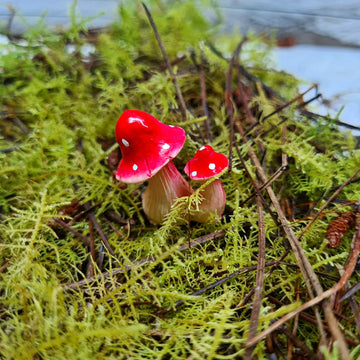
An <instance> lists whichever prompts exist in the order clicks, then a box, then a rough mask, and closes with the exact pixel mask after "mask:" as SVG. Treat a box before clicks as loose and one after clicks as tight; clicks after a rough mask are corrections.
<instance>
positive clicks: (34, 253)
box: [0, 1, 360, 359]
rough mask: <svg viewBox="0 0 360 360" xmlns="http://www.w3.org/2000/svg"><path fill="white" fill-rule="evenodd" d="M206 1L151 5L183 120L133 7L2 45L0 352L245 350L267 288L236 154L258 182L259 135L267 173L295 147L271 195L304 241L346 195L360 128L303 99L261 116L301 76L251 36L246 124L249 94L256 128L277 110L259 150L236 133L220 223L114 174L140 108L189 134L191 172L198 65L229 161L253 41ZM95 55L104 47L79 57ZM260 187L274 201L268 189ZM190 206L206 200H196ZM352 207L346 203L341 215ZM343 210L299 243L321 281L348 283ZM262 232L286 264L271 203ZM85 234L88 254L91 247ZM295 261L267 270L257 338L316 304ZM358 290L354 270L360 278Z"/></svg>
mask: <svg viewBox="0 0 360 360" xmlns="http://www.w3.org/2000/svg"><path fill="white" fill-rule="evenodd" d="M170 3H171V4H170ZM150 5H151V4H150ZM198 5H199V4H196V3H194V2H192V1H184V2H181V1H176V2H169V3H166V4H162V6H161V7H160V6H158V5H157V3H156V4H155V2H154V4H153V6H152V7H150V8H151V11H152V15H153V17H154V19H155V21H156V24H157V26H158V29H159V32H160V34H161V36H162V40H163V42H164V44H165V48H166V50H167V52H168V55H169V58H170V60H171V61H175V64H174V65H173V66H174V71H175V72H176V74H177V80H178V83H179V86H180V88H181V91H182V93H183V96H184V99H185V103H186V105H187V106H188V108H189V109H190V110H191V114H192V115H190V114H188V118H187V119H186V121H184V120H183V119H182V117H181V113H180V111H179V110H178V103H177V97H176V92H175V89H174V86H173V83H172V80H171V77H170V76H169V73H168V71H167V70H166V68H165V67H164V65H163V61H162V57H161V54H160V51H159V49H158V46H157V43H156V40H155V38H154V36H153V33H152V31H151V28H150V26H149V23H148V21H147V19H146V16H145V13H144V11H143V8H142V7H141V5H140V4H138V3H137V2H127V3H126V4H125V5H123V6H122V7H120V8H119V21H118V22H116V23H114V24H113V25H112V26H111V27H109V28H108V29H106V30H105V31H102V32H100V33H97V32H94V31H84V22H83V21H82V20H81V21H80V22H77V20H76V18H75V17H74V18H73V19H74V23H73V24H72V26H71V28H70V29H69V30H68V31H66V32H63V33H54V32H51V31H49V30H47V29H43V28H41V27H38V28H36V29H35V30H34V29H32V30H29V31H28V32H27V33H25V34H24V37H23V39H22V40H23V41H22V42H21V43H17V42H11V43H10V44H8V45H6V49H5V50H6V51H7V53H6V54H5V55H2V57H1V58H0V68H1V69H2V71H1V72H0V79H1V83H2V85H3V86H2V87H1V90H0V100H1V119H0V129H1V133H2V136H1V138H0V148H1V149H2V150H1V153H0V157H1V165H2V166H1V169H0V184H1V191H0V217H1V222H0V234H1V235H0V236H1V244H0V246H1V255H0V256H1V259H0V271H1V279H0V287H1V289H2V290H1V330H0V338H1V340H0V353H1V354H2V356H3V357H4V358H6V359H22V358H23V359H28V358H34V359H63V358H68V359H80V358H81V359H86V358H109V359H112V358H114V359H115V358H116V359H122V358H124V359H153V358H154V357H156V358H159V359H161V358H165V359H167V358H169V359H170V358H171V359H184V358H187V357H189V356H192V357H193V358H196V359H201V358H210V359H215V358H218V359H222V358H226V359H230V358H234V359H235V358H239V357H241V356H242V354H243V353H244V349H245V348H244V345H245V342H246V339H247V332H248V329H249V318H250V313H251V306H250V303H249V302H246V301H245V302H244V301H243V300H244V298H246V296H247V295H248V294H249V291H250V290H251V289H252V288H253V286H254V284H255V275H256V273H255V271H254V268H251V266H253V265H256V263H257V256H258V226H259V225H258V215H257V207H256V203H255V200H254V198H250V199H248V198H249V197H250V196H251V195H252V194H253V193H254V188H253V185H252V183H251V181H250V178H249V175H248V174H247V173H246V171H245V170H244V167H243V166H242V164H241V161H240V155H241V157H242V158H243V159H244V161H245V164H246V166H247V168H248V171H249V173H250V174H251V175H252V176H253V177H254V178H256V175H255V174H256V168H255V167H254V165H252V163H251V161H250V159H249V158H248V156H247V155H248V150H249V146H253V147H254V148H255V149H257V145H259V141H261V144H262V145H261V146H262V148H261V146H259V149H260V150H256V152H257V154H258V155H259V157H261V158H262V161H263V162H262V165H263V166H264V168H265V169H266V172H267V175H268V176H269V177H270V176H271V175H272V174H273V173H274V172H275V171H276V170H277V169H278V168H279V167H280V165H281V155H282V153H286V154H287V156H288V167H287V169H286V171H285V172H284V173H283V174H282V175H281V177H280V178H279V179H278V180H276V181H275V182H274V183H273V184H272V187H273V189H274V191H275V193H276V194H278V198H279V200H280V201H281V204H282V205H283V207H284V209H285V210H287V212H286V214H287V216H288V218H289V220H290V221H291V226H292V228H293V229H294V231H295V232H297V233H300V232H301V231H302V229H303V228H304V225H306V223H307V222H308V221H309V218H308V217H309V216H311V214H312V213H314V212H316V211H317V209H320V208H321V206H322V205H323V204H324V202H325V200H326V199H327V198H328V197H329V196H330V195H331V194H332V193H333V191H334V190H333V189H334V187H336V186H338V185H340V184H342V183H343V182H344V181H346V180H347V179H348V178H349V177H350V176H351V174H353V173H354V171H355V170H356V169H357V168H359V166H360V151H359V149H358V147H357V144H356V142H355V140H354V138H353V137H352V135H351V134H348V133H342V132H339V131H338V130H337V128H336V125H335V124H334V123H333V122H328V121H320V120H317V121H316V122H314V121H313V119H309V117H308V116H306V114H305V113H304V112H301V111H300V110H299V109H298V108H297V107H296V106H295V105H292V106H288V107H286V108H284V109H283V110H281V111H279V112H277V113H276V114H274V115H272V116H270V117H268V118H266V119H265V117H266V116H267V115H269V114H271V113H272V112H273V111H274V110H275V109H276V108H277V107H279V106H281V105H283V103H284V100H280V98H285V99H286V100H291V99H292V98H293V97H295V96H296V95H298V89H297V85H298V81H297V80H296V79H294V78H292V77H291V76H289V75H286V74H282V73H277V72H275V71H273V70H271V68H270V67H269V66H268V55H269V51H271V47H270V46H269V45H268V44H267V45H264V43H263V42H262V41H261V39H257V38H253V37H251V36H249V39H248V40H247V43H245V45H244V46H243V49H242V52H241V59H242V62H241V65H242V66H243V68H244V69H247V70H246V71H250V74H251V75H252V77H251V76H250V77H249V76H248V77H246V76H244V72H243V73H241V72H240V71H239V72H237V71H238V70H239V68H238V67H236V68H235V70H234V73H233V78H232V79H231V80H232V90H233V92H232V99H233V109H234V118H235V119H236V121H241V124H242V126H243V127H244V128H245V129H247V128H249V126H250V125H249V124H248V122H247V121H248V117H247V116H246V115H245V114H246V111H245V110H246V109H245V108H244V106H243V104H242V103H241V99H240V100H239V99H238V98H237V95H238V91H239V89H240V87H241V86H243V87H244V89H245V92H246V94H247V96H248V100H249V108H250V111H251V113H252V114H253V116H254V118H255V120H257V119H260V120H261V119H265V120H264V121H260V122H259V124H258V126H256V127H255V128H254V130H253V131H252V132H251V133H250V135H249V137H250V139H251V142H250V143H247V144H246V143H244V142H243V141H242V137H241V136H240V134H239V133H238V132H237V131H236V132H235V134H234V144H236V145H237V147H238V149H239V152H237V151H235V150H236V149H235V147H234V148H233V158H232V171H231V172H228V173H226V174H225V175H223V176H222V178H221V180H222V182H223V185H224V188H225V191H226V194H227V204H226V210H225V215H224V217H223V219H222V221H220V222H217V223H209V224H205V225H204V224H195V223H191V224H188V223H186V221H185V222H184V221H180V219H181V218H182V214H183V212H184V211H185V212H186V211H187V208H188V204H189V201H188V199H180V200H179V202H178V203H177V204H175V206H174V208H173V210H172V212H171V213H170V214H169V216H168V218H167V219H166V221H165V222H164V223H163V225H162V226H160V227H155V226H152V225H150V224H149V223H148V222H147V220H146V218H145V217H144V214H143V212H142V209H141V193H142V192H143V190H144V186H143V185H128V186H123V184H118V183H117V182H114V180H113V174H112V171H113V170H114V166H115V167H116V165H117V163H118V161H119V158H118V156H119V154H118V149H117V147H116V145H115V139H114V127H115V123H116V120H117V118H118V117H119V115H120V114H121V112H122V111H123V110H125V109H128V108H137V109H141V110H144V111H147V112H149V113H151V114H152V115H154V116H156V117H157V118H159V119H160V120H161V121H163V122H165V123H168V124H176V125H179V126H182V127H183V128H184V129H185V130H186V132H187V134H188V138H187V142H186V144H185V147H184V149H183V151H182V152H181V153H180V155H179V156H178V157H177V158H176V159H175V161H174V162H175V164H176V166H177V167H178V168H179V169H182V168H183V167H184V165H185V163H186V162H187V161H188V158H191V157H192V156H193V154H194V153H195V151H196V149H198V148H199V147H200V146H201V145H202V144H203V143H204V138H205V137H206V133H205V130H204V126H203V124H204V119H205V118H204V112H203V107H202V96H201V91H200V77H201V71H200V64H201V62H203V64H202V65H203V68H204V78H205V85H206V90H207V98H206V100H207V105H208V110H209V119H210V128H211V136H212V138H213V141H212V146H213V147H214V149H216V151H219V152H222V153H224V154H228V151H229V139H230V135H231V127H230V124H229V117H228V114H227V110H226V104H225V91H224V90H225V86H226V72H227V71H228V68H229V61H228V55H227V54H230V53H231V52H232V51H233V49H234V48H235V46H236V45H237V43H238V41H239V40H240V38H236V37H233V38H227V37H219V36H217V35H215V34H213V31H212V29H211V26H210V25H209V24H208V23H207V22H206V21H205V20H204V19H203V17H202V15H201V10H200V8H199V7H198ZM70 45H71V46H70ZM87 48H90V49H91V52H90V53H89V54H85V55H84V51H85V49H87ZM69 49H70V50H69ZM219 51H220V54H219ZM221 54H222V55H223V56H221ZM182 55H186V57H185V58H182V57H181V56H182ZM201 59H203V60H201ZM249 69H250V70H249ZM238 74H241V81H240V83H241V84H242V85H241V86H240V83H239V81H238ZM261 82H263V83H264V84H266V85H267V87H268V88H266V87H264V86H262V83H261ZM244 89H243V90H244ZM266 89H268V90H269V89H273V90H274V91H275V92H277V93H278V94H279V95H280V96H276V95H274V93H271V92H269V91H267V90H266ZM228 95H229V94H228ZM286 100H285V101H286ZM316 119H318V118H316ZM284 124H286V126H287V131H286V132H284ZM261 149H262V150H261ZM264 149H265V150H266V151H263V150H264ZM359 195H360V185H359V183H358V182H353V183H351V184H350V185H349V186H346V187H345V188H344V189H343V191H342V192H341V193H340V195H339V198H338V199H337V200H342V201H343V202H345V203H347V204H348V203H350V202H351V201H354V200H358V199H359ZM264 197H265V201H266V202H267V203H269V204H270V201H269V199H268V198H267V196H266V193H265V192H264ZM192 200H193V201H194V202H196V201H198V200H196V193H195V195H194V196H193V199H192ZM270 208H271V206H270ZM346 209H351V207H346V208H344V209H340V210H341V211H345V210H346ZM335 210H336V209H335V205H331V206H329V207H328V208H327V209H326V211H325V212H324V213H323V214H322V216H321V217H320V218H319V219H318V220H317V221H316V222H315V223H314V225H313V226H312V227H311V228H310V230H308V231H307V232H306V233H305V234H304V236H303V238H302V243H301V244H302V247H303V249H304V251H305V254H306V255H307V257H308V258H309V260H310V263H311V264H312V266H313V268H314V269H315V270H316V271H319V272H321V273H326V274H327V276H320V281H321V284H322V286H323V288H324V289H327V288H330V287H331V286H332V285H333V284H334V278H335V279H336V278H338V277H339V273H338V269H337V266H339V264H341V265H344V264H345V261H346V258H347V256H348V252H349V249H350V245H351V234H347V235H346V236H345V238H344V240H343V241H342V242H341V244H340V246H339V247H338V248H337V249H329V248H327V247H326V246H325V244H324V236H325V233H326V229H327V225H328V223H329V221H330V219H332V218H333V217H334V216H335V215H336V213H335ZM55 218H57V219H59V218H60V219H62V220H63V222H65V225H66V224H67V226H68V227H70V228H71V231H69V228H68V227H66V226H65V227H64V226H63V223H62V225H59V223H58V222H56V221H55V220H54V219H55ZM94 218H95V219H96V221H94ZM96 224H98V226H99V228H100V229H101V231H96V230H97V229H96ZM265 232H266V241H267V248H266V261H267V262H271V261H273V260H279V259H280V257H281V256H282V255H283V254H285V252H286V249H287V248H288V244H287V239H286V236H285V235H284V234H283V232H282V231H281V229H280V227H279V225H278V223H276V222H275V220H274V217H272V216H271V214H270V213H269V212H267V213H266V215H265ZM79 234H80V235H82V236H83V238H81V236H79ZM84 237H85V240H84ZM101 238H102V239H103V240H104V238H105V244H106V241H107V242H108V244H107V245H106V246H104V245H103V242H104V241H103V242H102V241H101ZM195 239H197V241H198V243H196V244H195V243H193V245H194V246H193V247H192V248H190V249H189V248H188V247H187V244H188V243H189V242H194V240H195ZM88 240H89V241H91V246H86V245H85V244H84V241H85V242H86V241H88ZM195 245H196V246H195ZM283 260H284V262H283V263H281V265H279V264H277V266H275V267H272V268H271V269H272V271H271V272H269V274H268V275H267V276H266V278H265V288H264V296H263V298H262V308H261V315H260V319H259V331H260V330H262V329H264V328H266V327H268V326H269V324H270V323H271V322H272V321H273V320H275V319H278V318H279V317H281V316H282V315H284V314H286V313H288V312H289V311H291V310H293V309H295V308H297V307H298V306H299V301H306V300H308V299H309V297H308V295H307V293H306V292H305V291H303V290H305V285H304V281H303V278H302V276H301V273H299V272H298V271H297V267H296V266H295V265H296V260H295V257H294V255H293V254H292V252H291V251H290V252H289V253H288V254H287V256H286V257H285V258H284V259H283ZM241 269H243V270H244V271H242V270H241ZM240 270H241V271H240ZM84 279H87V281H84ZM225 280H226V281H225ZM218 281H220V282H221V283H219V284H217V282H218ZM357 282H359V275H358V274H356V273H355V274H353V276H352V278H351V283H357ZM210 285H212V286H210ZM207 286H210V288H208V289H207V288H206V287H207ZM206 290H207V291H206ZM299 294H300V295H299ZM239 304H241V306H237V305H239ZM342 314H343V316H344V317H345V319H347V320H345V319H344V318H342V319H341V320H340V323H341V327H342V328H343V333H344V334H345V336H346V337H347V339H348V340H349V344H350V345H349V346H350V347H354V346H353V345H352V344H356V342H357V336H358V333H357V329H356V326H355V322H354V321H353V320H352V319H353V318H354V315H353V313H352V312H351V310H350V309H348V308H345V309H343V313H342ZM309 317H310V318H313V313H312V312H309V313H308V314H307V318H305V319H304V318H300V320H299V324H298V331H297V337H298V338H299V339H300V340H302V341H303V342H304V343H305V345H306V346H307V347H308V348H309V349H310V350H311V351H314V352H316V349H317V346H318V343H319V338H320V335H319V331H318V328H317V326H316V325H314V324H313V323H312V322H309V321H308V319H309ZM290 325H291V324H290ZM290 325H289V326H290ZM277 341H278V346H279V347H280V348H285V347H286V346H287V345H288V344H287V338H286V337H284V336H282V335H278V340H277ZM269 351H270V350H269V348H268V344H266V343H265V342H264V341H260V342H259V343H258V345H257V347H256V349H255V352H256V354H257V355H258V357H259V358H265V356H266V354H268V353H269ZM298 353H300V354H301V349H299V348H296V347H294V349H293V354H294V356H295V355H296V354H298ZM353 354H356V348H354V350H353ZM328 356H330V355H328ZM354 356H355V355H354Z"/></svg>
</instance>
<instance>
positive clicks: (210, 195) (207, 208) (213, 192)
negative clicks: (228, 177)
mask: <svg viewBox="0 0 360 360" xmlns="http://www.w3.org/2000/svg"><path fill="white" fill-rule="evenodd" d="M200 196H201V197H202V198H203V200H202V201H201V203H199V207H198V210H197V209H196V210H195V209H194V210H192V211H191V220H193V221H197V222H200V223H206V222H209V221H210V220H211V219H215V220H220V218H221V216H222V214H223V213H224V210H225V203H226V194H225V190H224V187H223V186H222V183H221V181H220V180H219V179H216V180H214V181H213V182H212V183H210V184H209V185H208V186H206V187H205V188H204V189H203V190H201V192H200Z"/></svg>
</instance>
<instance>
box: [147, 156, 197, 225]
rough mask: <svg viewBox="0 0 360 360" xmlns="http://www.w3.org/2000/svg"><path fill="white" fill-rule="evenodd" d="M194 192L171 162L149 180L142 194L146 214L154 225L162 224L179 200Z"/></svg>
mask: <svg viewBox="0 0 360 360" xmlns="http://www.w3.org/2000/svg"><path fill="white" fill-rule="evenodd" d="M192 192H193V190H192V188H191V187H190V185H189V183H188V182H187V181H186V180H185V179H184V178H183V177H182V176H181V174H180V173H179V171H178V170H177V169H176V167H175V165H174V163H173V162H172V161H169V162H168V163H167V164H166V165H165V166H164V167H163V168H162V169H161V170H160V171H159V172H157V173H156V174H155V175H154V176H153V177H152V178H150V179H149V180H148V187H147V189H146V190H145V192H144V193H143V194H142V205H143V209H144V212H145V214H146V216H147V218H148V219H149V221H150V222H151V223H153V224H160V223H161V222H162V221H163V220H164V218H165V216H166V215H167V214H168V213H169V212H170V209H171V205H172V204H173V203H174V201H175V200H176V199H177V198H180V197H182V196H189V195H190V194H191V193H192Z"/></svg>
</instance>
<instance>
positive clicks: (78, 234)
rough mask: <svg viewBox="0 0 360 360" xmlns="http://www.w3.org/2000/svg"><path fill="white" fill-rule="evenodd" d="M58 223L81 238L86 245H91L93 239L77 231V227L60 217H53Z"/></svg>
mask: <svg viewBox="0 0 360 360" xmlns="http://www.w3.org/2000/svg"><path fill="white" fill-rule="evenodd" d="M53 220H54V221H55V222H56V223H57V224H58V225H60V226H61V227H62V228H63V229H65V230H67V231H68V232H70V233H72V234H73V235H75V236H76V237H77V238H79V239H80V240H81V241H82V242H83V243H84V244H85V245H86V246H90V244H91V240H90V239H89V238H88V237H86V236H84V235H83V234H81V233H79V232H78V231H76V230H75V229H73V228H72V227H71V226H69V225H68V224H67V223H66V222H65V221H62V220H61V219H59V218H54V219H53Z"/></svg>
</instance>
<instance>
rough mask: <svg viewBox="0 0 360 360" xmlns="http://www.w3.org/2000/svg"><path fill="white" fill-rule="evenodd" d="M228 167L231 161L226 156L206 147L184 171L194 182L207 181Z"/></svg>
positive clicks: (202, 148) (200, 150) (197, 153)
mask: <svg viewBox="0 0 360 360" xmlns="http://www.w3.org/2000/svg"><path fill="white" fill-rule="evenodd" d="M228 166H229V160H228V158H227V157H226V156H225V155H223V154H220V153H218V152H216V151H214V150H213V148H212V147H211V146H210V145H204V146H202V147H201V148H200V149H199V150H198V151H197V152H196V154H195V155H194V157H193V158H192V159H191V160H190V161H189V162H188V163H187V164H186V166H185V169H184V171H185V173H186V175H188V176H189V177H190V179H192V180H206V179H208V178H211V177H212V176H215V175H217V174H219V173H221V172H222V171H223V170H224V169H226V168H227V167H228Z"/></svg>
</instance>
